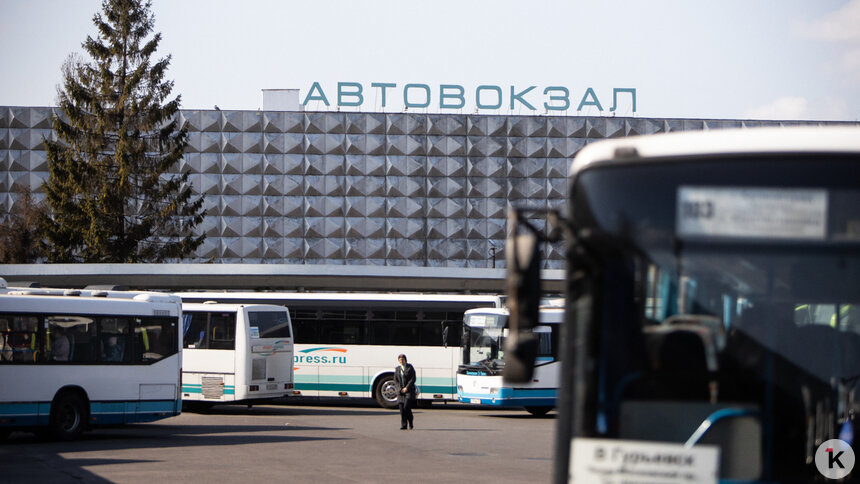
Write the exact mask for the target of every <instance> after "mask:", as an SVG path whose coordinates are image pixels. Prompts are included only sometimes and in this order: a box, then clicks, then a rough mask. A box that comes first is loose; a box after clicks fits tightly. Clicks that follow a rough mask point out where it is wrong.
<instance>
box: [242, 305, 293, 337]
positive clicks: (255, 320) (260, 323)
mask: <svg viewBox="0 0 860 484" xmlns="http://www.w3.org/2000/svg"><path fill="white" fill-rule="evenodd" d="M248 324H249V325H250V327H251V328H255V327H256V328H258V330H259V334H260V337H261V338H289V337H291V336H292V334H290V317H289V315H288V314H287V311H286V310H284V312H283V313H276V312H272V311H250V312H249V313H248ZM251 334H254V331H253V330H251Z"/></svg>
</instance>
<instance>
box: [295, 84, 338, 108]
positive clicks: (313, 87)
mask: <svg viewBox="0 0 860 484" xmlns="http://www.w3.org/2000/svg"><path fill="white" fill-rule="evenodd" d="M314 91H319V96H314ZM308 101H322V102H324V103H325V105H326V106H331V104H329V102H328V99H326V97H325V93H324V92H323V90H322V87H320V83H319V82H316V81H314V83H313V84H312V85H311V88H310V90H309V91H308V95H307V96H305V102H303V103H302V106H307V105H308Z"/></svg>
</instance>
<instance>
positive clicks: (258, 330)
mask: <svg viewBox="0 0 860 484" xmlns="http://www.w3.org/2000/svg"><path fill="white" fill-rule="evenodd" d="M182 318H183V325H182V331H183V344H182V346H183V350H182V355H183V356H182V360H183V361H182V399H183V403H184V404H185V405H186V406H189V407H192V408H193V407H195V406H196V407H198V408H205V407H208V406H211V405H213V404H216V403H243V404H247V405H252V404H254V403H264V402H267V401H271V400H272V399H275V398H280V397H285V396H288V395H292V393H293V331H292V327H291V325H290V315H289V313H288V312H287V308H285V307H283V306H274V305H264V304H218V303H214V302H213V303H184V304H183V305H182Z"/></svg>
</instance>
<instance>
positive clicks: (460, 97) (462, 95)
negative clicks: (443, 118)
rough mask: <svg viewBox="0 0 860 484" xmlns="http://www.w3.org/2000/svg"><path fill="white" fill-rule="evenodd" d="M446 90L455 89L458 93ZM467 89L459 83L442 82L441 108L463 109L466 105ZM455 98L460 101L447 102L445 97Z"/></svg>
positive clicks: (440, 91) (440, 93)
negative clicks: (454, 102) (446, 91)
mask: <svg viewBox="0 0 860 484" xmlns="http://www.w3.org/2000/svg"><path fill="white" fill-rule="evenodd" d="M445 90H455V91H457V94H450V93H445ZM465 94H466V89H464V88H463V86H460V85H458V84H442V85H441V86H439V108H441V109H461V108H462V107H463V106H465V105H466V96H465ZM448 98H453V99H458V100H459V101H458V102H457V103H456V104H447V103H446V102H445V99H448Z"/></svg>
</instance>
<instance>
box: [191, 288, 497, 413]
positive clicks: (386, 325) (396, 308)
mask: <svg viewBox="0 0 860 484" xmlns="http://www.w3.org/2000/svg"><path fill="white" fill-rule="evenodd" d="M177 294H178V295H179V296H181V297H182V300H183V301H185V302H192V301H194V302H198V301H217V302H221V303H231V304H276V305H283V306H286V307H287V308H289V313H290V318H291V320H292V325H293V331H294V334H295V365H294V370H295V392H294V393H295V395H298V396H305V397H349V398H353V397H356V398H375V399H376V401H377V402H378V403H379V404H380V405H381V406H383V407H387V408H394V407H396V406H397V393H396V390H395V386H394V367H395V365H397V355H398V354H400V353H405V354H406V355H407V356H408V358H409V362H410V363H412V364H413V365H415V369H416V371H417V373H418V381H417V383H418V387H419V389H420V391H421V394H420V395H419V397H418V398H419V400H421V401H424V402H430V401H434V400H435V401H447V400H454V401H456V399H457V389H456V373H457V366H458V365H459V364H460V334H461V331H462V329H461V328H462V321H463V313H464V312H465V311H466V310H468V309H472V308H476V307H501V305H502V300H501V298H500V297H499V296H481V295H432V294H371V293H292V292H184V293H177Z"/></svg>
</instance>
